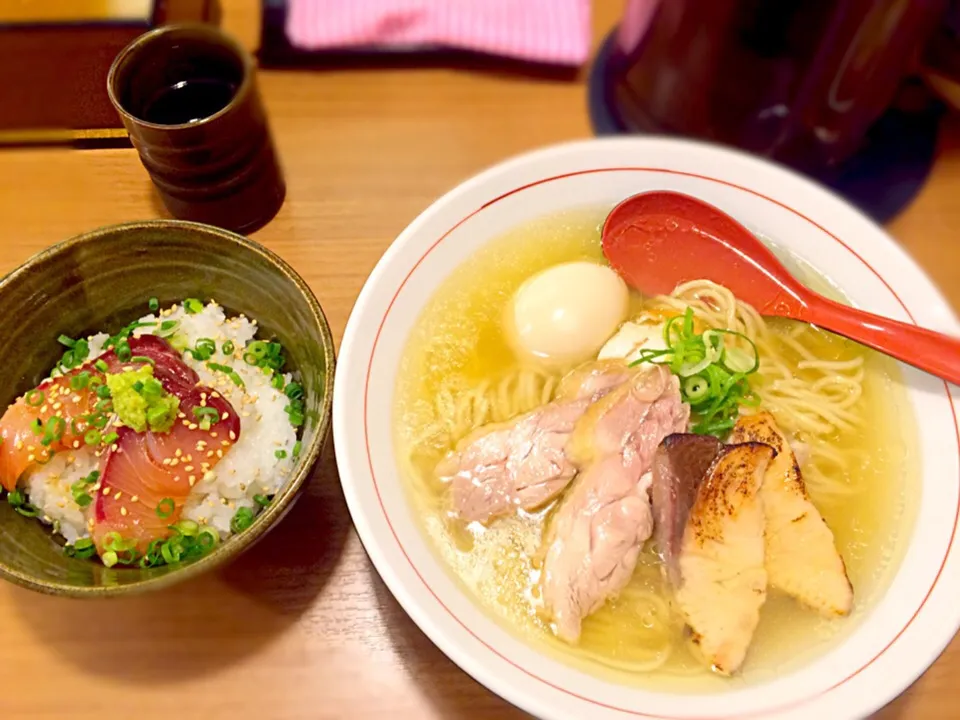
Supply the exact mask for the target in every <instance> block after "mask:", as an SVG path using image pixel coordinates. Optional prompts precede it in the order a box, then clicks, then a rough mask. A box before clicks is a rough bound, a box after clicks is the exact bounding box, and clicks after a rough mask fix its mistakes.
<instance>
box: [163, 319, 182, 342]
mask: <svg viewBox="0 0 960 720" xmlns="http://www.w3.org/2000/svg"><path fill="white" fill-rule="evenodd" d="M179 325H180V322H179V321H177V320H164V321H163V322H162V323H160V331H159V333H158V335H159V336H160V337H163V338H167V337H170V336H171V335H173V334H174V333H175V332H176V331H177V327H178V326H179Z"/></svg>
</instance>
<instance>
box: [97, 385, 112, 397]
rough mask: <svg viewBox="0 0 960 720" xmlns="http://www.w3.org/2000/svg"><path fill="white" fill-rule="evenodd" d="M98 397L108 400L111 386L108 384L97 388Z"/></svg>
mask: <svg viewBox="0 0 960 720" xmlns="http://www.w3.org/2000/svg"><path fill="white" fill-rule="evenodd" d="M97 397H98V398H100V399H101V400H106V399H107V398H109V397H110V388H109V387H108V386H107V385H101V386H100V387H98V388H97Z"/></svg>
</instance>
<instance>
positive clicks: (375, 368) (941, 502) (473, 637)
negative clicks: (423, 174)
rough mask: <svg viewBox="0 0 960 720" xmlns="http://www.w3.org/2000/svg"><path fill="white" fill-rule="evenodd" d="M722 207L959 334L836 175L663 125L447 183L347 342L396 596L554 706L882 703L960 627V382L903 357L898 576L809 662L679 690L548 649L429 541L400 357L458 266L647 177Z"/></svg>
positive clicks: (349, 435)
mask: <svg viewBox="0 0 960 720" xmlns="http://www.w3.org/2000/svg"><path fill="white" fill-rule="evenodd" d="M662 189H666V190H676V191H679V192H683V193H687V194H690V195H694V196H696V197H699V198H701V199H703V200H705V201H706V202H708V203H711V204H713V205H716V206H717V207H719V208H721V209H723V210H725V211H726V212H728V213H729V214H731V215H732V216H733V217H735V218H736V219H738V220H739V221H740V222H742V223H743V224H744V225H746V226H747V227H749V228H751V229H752V230H754V231H755V232H758V233H760V234H761V235H762V236H765V237H769V238H772V239H773V240H774V241H775V242H776V243H777V244H778V245H780V246H782V247H784V248H786V249H788V250H789V251H790V252H792V253H793V254H795V255H797V256H799V257H800V258H801V259H802V260H805V261H806V262H808V263H810V264H811V265H812V266H813V267H814V268H816V269H817V270H818V271H819V272H820V273H822V274H823V275H825V276H826V277H827V278H828V279H829V280H830V281H831V282H832V283H833V284H835V285H836V286H837V287H838V288H840V289H841V290H842V292H843V293H844V294H845V295H847V296H848V297H849V298H850V300H851V302H852V303H853V304H855V305H857V306H859V307H862V308H865V309H868V310H870V311H872V312H876V313H880V314H883V315H887V316H888V317H892V318H895V319H897V320H902V321H905V322H911V323H916V324H919V325H922V326H925V327H928V328H932V329H934V330H939V331H943V332H949V333H956V332H957V330H958V324H957V321H956V318H955V317H954V315H953V313H952V312H951V310H950V308H949V306H948V304H947V303H946V301H945V300H944V299H943V297H942V296H941V295H940V294H939V293H938V292H937V290H936V288H935V287H934V286H933V284H932V283H931V281H930V280H929V279H928V278H927V277H926V275H924V273H923V271H922V270H921V269H920V268H919V267H917V265H916V264H915V263H914V262H913V261H912V260H911V259H910V258H909V257H908V256H907V255H906V254H905V253H904V252H903V251H902V250H901V249H900V248H899V247H898V246H897V245H896V244H895V243H894V242H893V240H891V238H890V237H889V236H888V235H887V234H886V233H885V232H884V231H883V230H881V229H880V228H879V227H878V226H877V225H875V224H874V223H873V222H871V221H870V220H869V219H867V218H866V217H865V216H863V215H862V214H861V213H860V212H858V211H857V210H855V209H853V208H852V207H851V206H850V205H848V204H847V203H845V202H844V201H842V200H840V199H839V198H837V197H836V196H834V195H832V194H831V193H829V192H828V191H826V190H824V189H822V188H821V187H820V186H818V185H815V184H814V183H812V182H810V181H808V180H806V179H804V178H802V177H800V176H799V175H796V174H794V173H792V172H790V171H788V170H785V169H782V168H780V167H777V166H774V165H772V164H769V163H767V162H765V161H762V160H760V159H757V158H753V157H750V156H747V155H744V154H740V153H738V152H735V151H730V150H726V149H721V148H718V147H713V146H709V145H704V144H699V143H693V142H687V141H680V140H667V139H661V138H628V139H612V140H588V141H585V142H575V143H570V144H565V145H560V146H556V147H551V148H547V149H545V150H540V151H537V152H533V153H530V154H527V155H523V156H520V157H518V158H515V159H513V160H509V161H507V162H504V163H502V164H500V165H497V166H496V167H493V168H491V169H489V170H487V171H486V172H483V173H481V174H480V175H478V176H476V177H474V178H473V179H471V180H468V181H467V182H465V183H463V184H462V185H460V186H459V187H458V188H456V189H455V190H453V191H452V192H450V193H448V194H446V195H444V196H443V197H442V198H441V199H440V200H438V201H437V202H435V203H434V204H433V205H432V206H431V207H430V208H429V209H427V210H426V212H424V213H423V214H422V215H420V217H418V218H417V219H416V220H415V221H414V222H413V223H411V224H410V226H409V227H408V228H407V229H406V230H404V232H403V233H401V234H400V236H399V237H398V238H397V239H396V240H395V241H394V243H393V244H392V245H391V246H390V249H389V250H388V251H387V252H386V253H385V254H384V256H383V258H382V259H381V260H380V262H379V263H378V264H377V267H376V269H375V270H374V271H373V273H372V274H371V275H370V278H369V279H368V280H367V283H366V285H365V286H364V288H363V291H362V292H361V293H360V297H359V299H358V300H357V304H356V306H355V308H354V310H353V314H352V316H351V317H350V322H349V324H348V326H347V329H346V333H345V335H344V339H343V344H342V347H341V349H340V363H339V369H338V374H337V378H336V385H335V391H334V407H333V422H334V439H335V443H336V454H337V460H338V463H339V467H340V478H341V482H342V483H343V488H344V492H345V494H346V498H347V502H348V504H349V506H350V512H351V513H352V515H353V520H354V522H355V523H356V526H357V530H358V532H359V534H360V537H361V539H362V540H363V544H364V546H365V547H366V550H367V552H368V553H369V555H370V558H371V559H372V560H373V562H374V564H375V565H376V568H377V570H378V571H379V573H380V575H381V576H382V577H383V579H384V581H385V582H386V584H387V586H388V587H389V588H390V590H391V592H393V594H394V595H395V596H396V598H397V600H398V601H399V602H400V604H401V605H403V607H404V609H405V610H406V611H407V613H409V614H410V616H411V617H412V618H413V620H414V621H415V622H416V623H417V624H418V625H419V626H420V628H421V629H422V630H423V631H424V632H425V633H426V634H427V635H428V636H429V637H430V639H431V640H433V642H434V643H436V645H437V646H438V647H439V648H440V649H441V650H443V652H445V653H446V654H447V655H448V656H449V657H450V658H451V659H452V660H453V661H454V662H456V663H457V664H458V665H459V666H460V667H461V668H463V669H464V670H465V671H466V672H468V673H469V674H470V675H472V676H473V677H474V678H476V679H477V680H478V681H480V682H481V683H483V684H484V685H486V686H487V687H488V688H490V689H491V690H493V691H494V692H496V693H498V694H499V695H501V696H502V697H504V698H506V699H507V700H509V701H510V702H512V703H514V704H515V705H517V706H519V707H521V708H523V709H524V710H527V711H528V712H530V713H533V714H534V715H536V716H538V717H542V718H551V719H553V718H556V719H564V720H566V719H570V720H582V719H583V718H593V719H599V720H606V719H607V718H610V719H616V720H623V719H624V718H630V717H637V718H677V719H679V718H717V719H720V718H734V717H735V718H761V717H777V718H811V717H823V718H831V720H837V719H839V718H853V717H863V716H865V715H868V714H869V713H871V712H873V711H874V710H876V709H877V708H879V707H881V706H883V705H884V704H886V703H887V702H889V701H890V700H891V699H893V698H894V697H895V696H896V695H898V694H899V693H900V692H902V691H903V690H904V689H905V688H906V687H907V686H909V685H910V684H911V683H912V682H913V681H914V680H915V679H916V678H917V677H919V675H920V674H921V673H922V672H923V671H924V670H925V669H926V668H927V667H928V666H929V665H931V664H932V663H933V662H934V660H935V659H936V658H937V656H938V655H939V654H940V652H941V651H942V650H943V649H944V647H945V646H946V645H947V643H948V642H949V641H950V639H951V638H952V637H953V635H954V634H955V632H956V630H957V628H958V626H960V603H958V602H957V598H958V597H960V551H958V549H957V545H958V544H960V540H957V539H956V529H957V524H958V513H960V482H958V478H960V430H958V421H957V414H956V408H957V405H958V399H960V398H958V394H957V388H956V387H952V386H948V385H946V384H945V383H944V382H942V381H940V380H937V379H935V378H933V377H930V376H928V375H925V374H923V373H920V372H919V371H916V370H913V369H912V368H907V367H904V379H905V381H906V383H907V385H908V398H909V402H910V404H911V405H912V410H913V413H914V416H915V417H916V418H917V420H918V429H919V438H918V449H917V452H918V455H919V459H920V466H921V473H922V478H921V482H920V487H921V498H920V500H919V503H918V511H917V517H916V521H915V524H914V526H913V530H912V536H911V537H910V539H909V544H908V546H907V550H906V554H905V556H904V558H903V561H902V563H901V565H900V567H899V569H898V570H897V571H896V574H895V575H894V578H893V581H892V583H891V584H890V586H889V589H888V590H887V591H886V593H885V594H883V595H882V596H881V597H880V598H879V599H878V600H877V601H876V603H875V604H874V606H873V607H872V608H871V609H870V610H869V612H868V613H867V614H866V616H865V617H864V619H863V620H862V621H861V622H860V623H859V625H857V627H856V629H855V630H854V631H853V632H852V633H849V634H848V635H847V636H846V638H845V639H844V640H843V641H842V642H840V643H839V644H837V645H835V646H833V647H832V649H830V650H829V651H827V652H826V653H824V654H822V655H820V656H817V657H816V659H814V660H813V661H812V662H810V663H809V664H807V665H803V666H801V667H799V668H798V669H796V670H795V671H792V672H789V673H786V674H783V675H780V676H777V677H775V679H773V680H770V681H767V682H765V683H760V684H755V685H740V686H736V687H735V689H731V690H730V691H729V692H723V693H719V694H718V693H713V694H694V695H678V694H670V693H665V692H654V691H650V690H641V689H637V688H634V687H626V686H622V685H618V684H615V683H613V682H609V681H604V680H602V679H599V678H598V677H594V676H592V675H588V674H586V673H584V672H581V671H579V670H576V669H573V668H571V667H570V666H568V665H566V664H563V663H561V662H559V661H557V660H555V659H553V658H552V657H549V656H546V655H543V654H541V653H540V652H538V651H537V650H535V649H533V648H532V647H529V646H528V645H526V644H524V643H523V642H522V641H520V640H518V639H517V638H516V637H515V636H514V635H513V634H511V633H510V632H509V631H507V630H506V629H505V628H504V627H502V626H501V625H499V624H498V623H497V622H495V621H494V620H492V619H491V618H490V617H489V616H488V615H487V614H486V613H485V612H483V611H482V610H481V609H480V606H479V605H478V604H477V603H476V602H475V601H474V600H473V599H472V598H471V597H470V596H469V595H468V594H467V593H466V592H465V591H464V590H463V589H462V588H461V586H460V585H459V584H458V583H457V582H456V581H455V579H454V577H453V576H452V575H451V573H450V571H448V569H447V568H446V567H445V566H444V564H443V562H442V561H441V560H440V558H439V556H438V554H437V553H436V552H435V551H434V550H433V549H432V548H431V547H430V545H429V544H428V543H429V541H428V539H427V538H426V537H425V535H424V533H423V532H422V530H421V528H420V526H419V524H418V522H417V519H416V518H415V517H414V515H413V510H412V506H411V504H410V503H409V502H408V498H407V496H406V494H405V491H404V489H403V487H402V486H401V480H400V477H399V473H398V467H397V463H396V459H395V452H394V446H393V443H394V440H393V432H392V427H391V418H392V408H393V397H394V388H395V384H396V377H397V369H398V359H399V358H400V356H401V353H402V351H403V348H404V346H405V344H406V342H407V338H408V335H409V333H410V330H411V328H412V327H413V325H414V322H415V321H416V319H417V318H418V316H419V315H420V313H421V311H422V310H423V308H424V306H425V304H426V303H427V301H428V299H429V298H430V297H431V295H432V294H433V293H434V292H435V291H436V290H437V288H438V287H439V286H440V284H441V283H442V282H443V280H444V279H445V278H446V277H447V276H448V275H449V274H450V273H451V271H452V270H453V269H454V268H455V267H457V266H458V265H459V264H461V263H462V262H463V261H464V260H466V259H467V258H468V257H469V256H470V255H471V254H472V253H474V252H475V251H476V250H477V249H478V248H479V247H481V246H482V245H483V244H484V243H486V242H488V241H489V240H491V239H494V238H496V237H498V236H500V235H502V234H503V233H504V232H506V231H508V230H510V229H511V228H514V227H516V226H517V225H520V224H522V223H524V222H526V221H530V220H533V219H535V218H538V217H542V216H545V215H549V214H552V213H557V212H560V211H562V210H565V209H570V208H574V207H581V206H590V205H592V206H599V205H604V204H605V205H608V206H609V207H611V208H612V207H613V206H614V205H615V204H616V203H617V202H619V201H620V200H623V199H624V198H626V197H628V196H630V195H633V194H636V193H638V192H643V191H646V190H662Z"/></svg>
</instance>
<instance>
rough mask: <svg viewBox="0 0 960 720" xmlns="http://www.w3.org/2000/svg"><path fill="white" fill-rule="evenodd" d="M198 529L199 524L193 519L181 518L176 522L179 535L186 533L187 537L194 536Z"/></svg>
mask: <svg viewBox="0 0 960 720" xmlns="http://www.w3.org/2000/svg"><path fill="white" fill-rule="evenodd" d="M199 530H200V525H198V524H197V523H196V522H194V521H193V520H181V521H180V522H179V523H177V531H178V532H179V533H180V534H181V535H186V536H187V537H194V536H195V535H196V534H197V532H198V531H199Z"/></svg>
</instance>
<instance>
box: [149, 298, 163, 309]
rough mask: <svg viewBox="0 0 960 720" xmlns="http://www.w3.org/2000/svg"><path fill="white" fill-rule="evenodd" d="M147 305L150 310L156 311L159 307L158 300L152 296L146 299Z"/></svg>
mask: <svg viewBox="0 0 960 720" xmlns="http://www.w3.org/2000/svg"><path fill="white" fill-rule="evenodd" d="M147 307H148V308H150V312H156V311H157V310H159V309H160V301H159V300H157V298H155V297H152V298H150V300H148V301H147Z"/></svg>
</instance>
